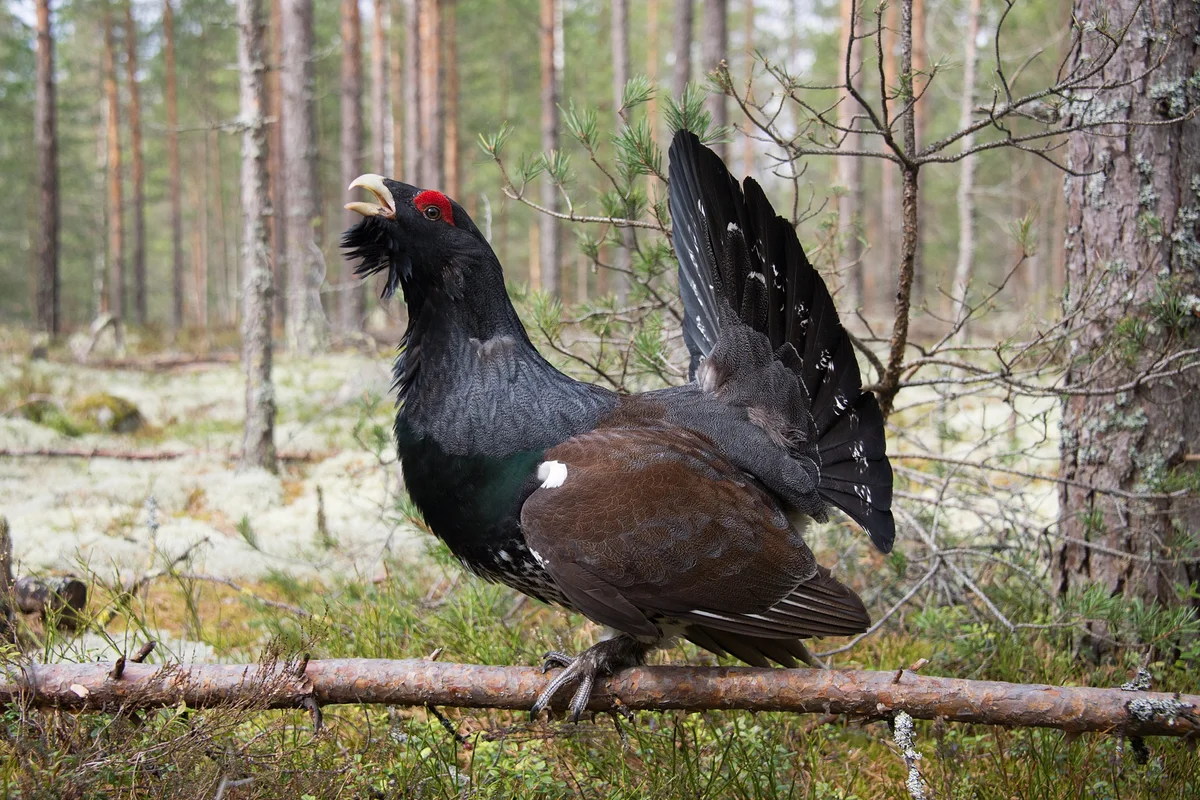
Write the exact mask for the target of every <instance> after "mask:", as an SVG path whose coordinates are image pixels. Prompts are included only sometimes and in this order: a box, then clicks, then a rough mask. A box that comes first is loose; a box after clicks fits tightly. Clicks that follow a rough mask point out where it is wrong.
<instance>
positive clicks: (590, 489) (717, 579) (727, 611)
mask: <svg viewBox="0 0 1200 800" xmlns="http://www.w3.org/2000/svg"><path fill="white" fill-rule="evenodd" d="M545 458H546V460H547V461H554V462H558V463H559V464H561V465H562V467H563V469H564V470H565V477H564V478H563V480H562V482H561V484H560V485H557V486H553V487H549V486H547V487H545V488H539V489H537V490H536V491H534V493H533V494H532V495H530V497H529V499H528V500H526V502H525V504H524V506H523V508H522V513H521V524H522V529H523V532H524V535H525V539H526V541H527V542H528V545H529V548H530V550H531V551H532V552H534V553H535V554H536V557H537V558H538V560H539V562H540V563H541V564H542V565H543V567H544V568H545V569H546V570H547V571H549V572H550V574H551V575H552V576H553V577H554V579H555V582H556V583H557V584H558V585H559V586H560V587H562V589H563V592H564V594H565V595H566V596H567V598H568V600H569V601H570V602H571V604H572V605H573V606H574V607H575V608H576V609H577V610H579V611H580V612H581V613H583V614H585V615H587V616H588V617H590V618H591V619H593V620H596V621H597V622H600V623H602V624H606V625H610V626H612V627H614V628H617V629H619V630H623V631H625V632H627V633H631V634H634V635H638V636H642V637H646V638H654V637H655V636H656V635H657V633H658V631H657V628H656V627H655V623H658V624H660V625H663V624H676V623H682V624H683V625H684V626H685V627H684V636H686V637H687V638H689V639H691V640H692V641H695V642H696V643H697V644H699V645H701V646H702V647H706V648H708V649H710V650H713V651H715V652H718V653H720V652H728V653H731V654H733V655H735V656H737V657H738V658H740V659H742V660H744V661H747V662H748V663H753V664H757V663H765V662H764V659H771V660H773V661H776V662H778V663H783V664H794V663H795V658H798V657H800V656H799V655H798V654H799V653H803V652H804V651H803V646H802V645H800V644H799V643H798V642H791V641H790V640H794V639H798V638H801V637H808V636H824V635H846V634H853V633H857V632H860V631H862V630H864V629H865V628H866V627H867V625H868V624H869V622H870V620H869V618H868V616H867V613H866V610H865V609H864V608H863V605H862V602H861V601H860V600H859V599H858V597H857V596H856V595H855V594H854V593H853V592H852V591H850V590H849V589H847V588H846V587H844V586H842V585H841V584H840V583H838V582H837V581H836V580H835V579H834V578H833V577H832V576H831V575H830V573H829V571H828V570H826V569H824V568H823V567H821V566H819V565H817V564H816V561H815V559H814V558H813V555H812V553H811V551H810V550H809V549H808V547H807V545H805V544H804V542H803V540H802V539H801V538H800V536H799V534H798V533H797V532H796V531H794V530H793V529H792V528H791V526H790V524H789V522H788V520H787V517H786V515H785V514H784V513H783V511H782V509H781V508H780V507H779V504H778V502H777V501H776V500H775V499H774V498H773V497H772V496H771V495H770V494H769V493H768V492H766V491H765V490H764V489H763V488H762V487H761V486H759V485H758V484H757V482H756V481H754V480H753V479H751V478H750V477H748V476H746V475H745V474H744V473H742V472H740V471H739V470H737V469H735V468H733V467H732V466H731V465H729V464H728V463H727V462H725V461H724V459H722V458H721V457H720V456H719V455H717V454H716V453H715V452H714V451H713V449H712V448H711V446H710V445H709V443H708V442H706V440H704V439H703V437H701V436H699V435H697V434H695V433H692V432H690V431H687V430H685V429H682V428H674V427H669V426H661V427H649V428H600V429H597V430H595V431H591V432H589V433H584V434H581V435H579V436H576V437H574V438H572V439H570V440H568V441H567V442H564V443H563V444H561V445H559V446H557V447H555V448H552V449H551V450H550V451H548V452H547V453H546V456H545Z"/></svg>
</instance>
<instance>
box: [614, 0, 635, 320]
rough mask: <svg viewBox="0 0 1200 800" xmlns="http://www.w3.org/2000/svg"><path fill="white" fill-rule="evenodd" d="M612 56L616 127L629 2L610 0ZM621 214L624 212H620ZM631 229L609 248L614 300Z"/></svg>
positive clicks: (623, 276) (624, 272) (622, 116)
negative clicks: (611, 248) (611, 1)
mask: <svg viewBox="0 0 1200 800" xmlns="http://www.w3.org/2000/svg"><path fill="white" fill-rule="evenodd" d="M611 38H612V60H613V112H614V116H615V117H616V119H614V121H613V123H614V125H616V129H617V130H620V128H621V127H622V126H624V125H626V124H628V122H629V115H628V113H626V112H625V110H624V109H623V108H622V107H621V100H622V97H623V96H624V94H625V84H626V83H628V82H629V2H628V0H613V3H612V36H611ZM621 216H627V214H625V213H622V214H621ZM633 246H634V240H633V229H632V228H622V229H621V244H620V245H619V246H618V247H616V248H614V250H613V266H614V267H615V268H616V271H615V272H614V273H613V279H614V281H613V283H614V287H613V288H614V291H615V294H616V296H617V300H618V301H620V302H622V303H623V302H624V301H625V299H626V297H628V295H629V282H630V281H629V274H628V273H629V271H630V269H631V264H632V257H633Z"/></svg>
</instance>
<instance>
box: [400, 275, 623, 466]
mask: <svg viewBox="0 0 1200 800" xmlns="http://www.w3.org/2000/svg"><path fill="white" fill-rule="evenodd" d="M406 296H407V295H406ZM408 301H409V313H410V321H409V327H408V331H407V333H406V336H405V347H404V351H403V353H402V354H401V356H400V358H399V359H398V360H397V365H396V381H397V385H398V387H399V390H400V400H401V402H402V403H403V408H402V409H401V412H400V416H399V418H398V420H397V423H398V425H399V424H404V425H406V426H407V427H408V428H409V431H410V434H411V435H412V436H414V437H416V438H422V439H430V440H432V441H434V442H436V443H437V444H438V446H439V447H441V448H442V449H443V450H445V451H446V452H447V453H450V454H458V455H480V454H486V455H489V456H497V457H506V456H508V455H509V454H511V453H514V452H519V451H529V450H540V449H545V448H547V447H550V446H553V445H554V444H557V443H558V442H560V441H562V440H564V439H566V438H568V437H569V436H572V435H574V434H575V433H577V432H578V431H579V430H583V429H586V428H587V427H589V426H590V425H592V424H594V422H595V419H596V418H597V417H598V415H599V414H600V412H601V411H602V410H604V409H606V408H608V407H610V406H611V405H612V404H613V403H614V402H615V396H613V395H612V393H611V392H606V391H604V390H601V389H599V388H597V387H595V386H592V385H590V384H583V383H580V382H578V381H575V380H573V379H572V378H570V377H568V376H567V375H564V374H563V373H561V372H559V371H558V370H557V369H555V368H554V366H553V365H551V364H550V363H549V362H547V361H546V360H545V359H544V358H542V356H541V354H540V353H538V351H537V350H536V349H535V348H534V346H533V344H532V343H531V342H530V340H529V336H528V335H527V334H526V332H525V328H524V326H523V325H522V324H521V320H520V318H519V317H518V316H517V312H516V309H514V308H513V305H512V302H511V301H510V300H509V298H508V293H507V292H506V291H505V289H504V285H503V282H502V277H501V275H500V273H499V270H498V268H497V270H495V274H494V275H475V276H473V278H472V284H471V286H470V287H469V288H468V289H466V290H465V291H464V292H462V293H461V295H460V296H452V295H450V294H447V293H440V292H429V293H427V294H426V295H424V296H423V297H419V298H418V297H416V296H411V297H408ZM414 301H415V302H414Z"/></svg>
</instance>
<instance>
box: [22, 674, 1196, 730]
mask: <svg viewBox="0 0 1200 800" xmlns="http://www.w3.org/2000/svg"><path fill="white" fill-rule="evenodd" d="M113 670H114V667H113V665H112V664H110V663H93V664H26V665H21V666H18V665H10V666H8V667H7V668H6V674H5V675H4V676H3V677H2V678H0V703H3V704H9V703H22V704H26V705H29V706H32V707H37V708H58V709H65V710H71V711H85V710H92V711H99V710H103V711H115V710H118V709H121V710H124V711H132V710H134V709H144V708H156V707H166V706H175V705H178V704H179V703H184V704H185V705H187V706H191V707H194V708H206V707H218V706H229V705H237V706H244V707H252V706H247V705H246V700H247V699H248V698H252V699H253V700H254V707H260V708H302V707H311V706H312V705H313V703H314V702H315V703H316V704H319V705H327V704H342V703H370V704H382V705H397V706H430V705H437V706H453V707H459V708H495V709H506V710H525V709H528V708H529V707H530V706H531V705H532V704H533V701H534V699H535V697H536V696H537V694H538V693H539V692H540V691H541V690H542V689H543V688H544V687H545V684H546V677H545V676H544V675H543V674H542V672H541V670H539V669H535V668H532V667H491V666H478V665H471V664H449V663H440V662H434V661H427V660H424V659H410V660H397V661H390V660H383V659H330V660H323V661H317V660H314V661H307V662H306V663H305V662H299V664H285V665H279V664H267V665H258V664H193V665H190V666H180V665H171V666H167V667H161V666H152V665H145V664H135V663H128V662H127V663H126V664H125V668H124V670H123V672H122V676H121V678H120V679H113V678H112V677H111V674H112V673H113ZM565 699H566V698H563V700H565ZM618 702H619V703H620V705H622V706H624V707H626V708H628V709H633V710H670V709H678V710H688V711H699V710H708V709H718V710H732V709H740V710H747V711H791V712H801V713H819V714H847V715H853V716H859V717H870V718H884V717H890V716H892V715H893V714H895V713H897V712H900V711H904V712H906V713H907V714H909V715H911V716H912V717H914V718H917V719H943V720H946V721H950V722H963V723H973V724H983V725H1003V726H1007V727H1038V728H1057V729H1059V730H1064V731H1068V732H1071V733H1084V732H1099V733H1118V734H1121V735H1126V736H1195V735H1198V734H1200V716H1198V709H1200V695H1180V694H1167V693H1163V692H1144V691H1127V690H1125V689H1096V688H1088V687H1068V686H1045V685H1040V684H1017V683H1002V682H998V681H974V680H963V679H959V678H937V677H927V676H922V675H916V674H914V673H912V672H910V671H905V672H903V673H902V675H901V679H900V680H898V681H897V680H896V674H895V673H894V672H891V671H888V672H868V671H856V670H809V669H757V668H751V667H642V668H635V669H629V670H625V671H623V672H621V673H620V674H618V675H617V676H615V677H613V678H611V679H609V680H608V681H606V682H604V683H603V684H602V685H598V686H597V687H596V690H595V691H594V692H593V694H592V698H591V701H590V703H589V705H588V708H589V709H591V710H592V711H600V712H603V711H610V710H612V709H613V708H614V706H615V705H616V704H617V703H618Z"/></svg>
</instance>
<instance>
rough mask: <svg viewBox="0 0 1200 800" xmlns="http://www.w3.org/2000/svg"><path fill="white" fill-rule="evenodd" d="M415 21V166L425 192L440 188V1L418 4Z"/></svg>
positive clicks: (432, 0) (441, 134)
mask: <svg viewBox="0 0 1200 800" xmlns="http://www.w3.org/2000/svg"><path fill="white" fill-rule="evenodd" d="M417 4H418V5H420V6H421V11H420V13H419V14H418V17H417V22H418V25H419V27H420V31H419V39H418V47H417V54H416V59H417V69H418V71H419V74H420V81H419V85H420V89H421V97H420V100H419V101H418V106H419V108H420V109H421V134H420V136H421V156H420V162H419V163H418V164H417V170H418V174H419V175H420V180H419V181H418V185H419V186H421V187H423V188H426V189H441V188H442V186H443V177H444V175H443V172H442V158H443V153H444V149H443V147H442V144H443V133H442V121H443V120H442V0H430V1H429V2H424V3H422V2H421V0H417Z"/></svg>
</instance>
